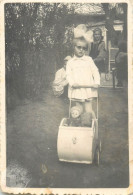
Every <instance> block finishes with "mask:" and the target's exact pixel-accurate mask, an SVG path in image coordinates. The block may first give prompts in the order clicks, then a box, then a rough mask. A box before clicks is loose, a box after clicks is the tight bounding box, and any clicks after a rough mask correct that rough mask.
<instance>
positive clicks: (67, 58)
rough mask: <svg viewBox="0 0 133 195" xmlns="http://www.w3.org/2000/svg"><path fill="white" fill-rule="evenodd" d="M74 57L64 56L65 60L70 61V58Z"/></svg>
mask: <svg viewBox="0 0 133 195" xmlns="http://www.w3.org/2000/svg"><path fill="white" fill-rule="evenodd" d="M71 58H72V57H71V56H66V57H65V58H64V61H68V60H70V59H71Z"/></svg>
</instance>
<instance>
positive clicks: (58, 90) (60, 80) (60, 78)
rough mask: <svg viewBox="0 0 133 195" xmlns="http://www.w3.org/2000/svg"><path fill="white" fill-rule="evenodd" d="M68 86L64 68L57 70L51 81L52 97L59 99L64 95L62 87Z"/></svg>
mask: <svg viewBox="0 0 133 195" xmlns="http://www.w3.org/2000/svg"><path fill="white" fill-rule="evenodd" d="M67 84H68V81H67V80H66V71H65V69H64V68H61V69H59V70H58V71H57V72H56V74H55V80H54V81H53V85H52V88H53V92H54V95H55V96H57V97H59V96H60V95H62V94H63V93H64V87H65V86H66V85H67Z"/></svg>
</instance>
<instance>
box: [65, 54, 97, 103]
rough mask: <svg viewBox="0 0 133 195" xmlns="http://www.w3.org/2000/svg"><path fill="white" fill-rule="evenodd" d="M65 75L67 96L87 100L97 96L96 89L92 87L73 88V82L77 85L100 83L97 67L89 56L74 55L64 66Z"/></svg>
mask: <svg viewBox="0 0 133 195" xmlns="http://www.w3.org/2000/svg"><path fill="white" fill-rule="evenodd" d="M66 75H67V80H68V83H69V89H68V97H69V98H72V99H79V100H87V99H89V98H93V97H97V89H94V88H79V89H73V88H71V86H72V85H73V84H75V83H76V84H79V85H88V86H89V85H93V84H98V85H100V75H99V71H98V68H97V67H96V65H95V64H94V62H93V60H92V58H91V57H89V56H83V57H80V58H78V57H76V56H74V57H73V58H72V59H71V60H69V62H68V63H67V66H66Z"/></svg>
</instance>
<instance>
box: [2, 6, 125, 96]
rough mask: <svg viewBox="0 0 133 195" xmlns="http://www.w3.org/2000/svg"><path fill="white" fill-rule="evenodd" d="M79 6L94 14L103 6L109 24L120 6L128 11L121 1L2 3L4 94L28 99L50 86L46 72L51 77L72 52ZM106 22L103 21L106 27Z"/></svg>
mask: <svg viewBox="0 0 133 195" xmlns="http://www.w3.org/2000/svg"><path fill="white" fill-rule="evenodd" d="M83 6H84V8H83ZM89 6H91V7H89ZM81 7H82V8H83V9H84V10H86V12H85V13H87V12H89V11H91V10H92V9H93V10H94V13H95V14H98V13H99V10H101V9H102V12H105V15H106V19H107V17H108V16H110V20H109V22H110V24H113V20H114V19H115V16H116V14H118V10H119V11H120V8H121V9H122V10H125V11H127V10H126V7H124V4H115V5H113V4H93V3H91V4H81V3H6V4H5V49H6V81H7V94H10V91H14V92H13V93H16V94H17V95H18V97H19V98H31V97H35V96H37V95H40V93H41V91H42V90H43V89H44V88H45V87H47V86H48V85H49V83H50V81H51V80H50V79H49V75H52V76H54V73H55V71H56V70H57V69H58V68H60V67H61V66H62V62H63V58H64V57H65V56H66V55H71V54H72V44H71V42H72V38H73V28H74V27H75V23H74V22H73V18H74V17H77V15H78V12H79V11H80V12H81V11H82V9H81ZM118 8H119V9H118ZM80 12H79V13H80ZM94 13H93V14H94ZM113 13H115V14H114V15H113ZM80 14H82V13H80ZM88 14H89V13H88ZM109 14H110V15H109ZM68 16H70V17H68ZM123 20H124V18H123ZM125 23H126V21H125ZM108 24H109V23H108V22H107V20H106V25H107V28H108V29H109V26H108ZM111 28H112V26H111ZM113 30H114V29H113ZM113 30H112V31H111V32H112V33H114V31H113ZM12 89H13V90H12Z"/></svg>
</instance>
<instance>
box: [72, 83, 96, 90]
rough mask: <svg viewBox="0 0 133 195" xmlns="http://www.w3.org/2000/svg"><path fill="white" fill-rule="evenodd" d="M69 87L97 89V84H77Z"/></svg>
mask: <svg viewBox="0 0 133 195" xmlns="http://www.w3.org/2000/svg"><path fill="white" fill-rule="evenodd" d="M71 88H75V89H76V88H77V89H78V88H94V89H98V85H97V84H96V85H95V86H94V85H90V86H89V85H77V86H72V87H71Z"/></svg>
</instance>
